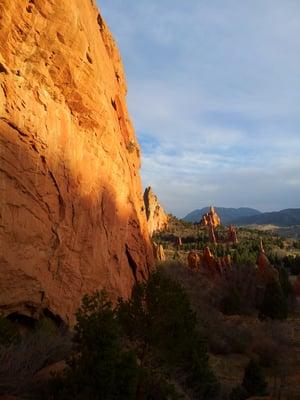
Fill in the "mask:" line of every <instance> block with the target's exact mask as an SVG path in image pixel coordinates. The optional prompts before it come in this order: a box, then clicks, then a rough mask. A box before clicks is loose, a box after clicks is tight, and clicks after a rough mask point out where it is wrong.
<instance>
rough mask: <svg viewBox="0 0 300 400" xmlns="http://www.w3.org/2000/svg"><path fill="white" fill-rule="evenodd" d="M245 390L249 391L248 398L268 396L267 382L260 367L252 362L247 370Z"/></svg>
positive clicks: (244, 380)
mask: <svg viewBox="0 0 300 400" xmlns="http://www.w3.org/2000/svg"><path fill="white" fill-rule="evenodd" d="M242 386H243V388H244V389H245V390H246V391H247V393H248V396H249V397H250V396H265V395H266V394H267V386H268V385H267V382H266V380H265V376H264V373H263V370H262V368H261V367H260V365H259V364H258V363H257V362H256V361H254V360H250V361H249V363H248V365H247V366H246V369H245V374H244V379H243V383H242Z"/></svg>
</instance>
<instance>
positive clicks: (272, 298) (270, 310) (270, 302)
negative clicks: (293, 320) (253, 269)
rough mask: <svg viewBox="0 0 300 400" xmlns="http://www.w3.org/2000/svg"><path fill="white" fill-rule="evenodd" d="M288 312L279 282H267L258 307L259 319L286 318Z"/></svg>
mask: <svg viewBox="0 0 300 400" xmlns="http://www.w3.org/2000/svg"><path fill="white" fill-rule="evenodd" d="M287 313H288V307H287V300H286V298H285V296H284V294H283V290H282V288H281V286H280V283H279V282H277V281H273V282H269V283H268V284H267V285H266V287H265V293H264V298H263V301H262V304H261V305H260V308H259V317H260V319H264V318H271V319H286V318H287Z"/></svg>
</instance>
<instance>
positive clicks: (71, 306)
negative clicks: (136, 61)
mask: <svg viewBox="0 0 300 400" xmlns="http://www.w3.org/2000/svg"><path fill="white" fill-rule="evenodd" d="M125 95H126V84H125V79H124V74H123V67H122V63H121V60H120V55H119V52H118V50H117V47H116V45H115V43H114V40H113V39H112V37H111V34H110V32H109V30H108V28H107V26H106V24H105V23H104V21H103V20H102V18H101V16H100V14H99V12H98V10H97V8H96V7H95V5H94V4H93V1H91V0H73V1H72V2H69V1H67V0H51V1H48V0H34V1H27V0H14V1H11V0H1V2H0V133H1V135H0V136H1V147H0V156H1V170H0V172H1V176H0V190H1V192H0V197H1V201H0V242H1V248H0V311H1V312H4V313H5V314H10V313H13V312H17V313H20V314H24V315H30V316H38V315H39V314H40V313H41V312H43V311H44V310H47V311H48V312H50V313H52V314H54V315H58V316H60V318H62V319H63V320H65V321H66V322H72V320H73V315H74V311H75V310H76V308H77V307H78V305H79V304H80V301H81V298H82V295H83V294H84V293H87V292H92V291H94V290H96V289H101V288H103V287H106V288H107V290H108V291H109V292H110V293H111V295H112V297H117V296H119V295H121V296H125V297H127V296H128V295H129V294H130V292H131V288H132V286H133V284H134V282H135V281H138V280H141V279H144V278H146V276H147V275H148V272H149V269H150V268H151V266H152V262H153V260H152V258H153V254H152V245H151V242H150V240H149V234H148V229H147V221H146V217H145V213H144V205H143V198H142V191H141V182H140V177H139V167H140V154H139V146H138V144H137V142H136V137H135V134H134V131H133V128H132V125H131V122H130V120H129V117H128V114H127V109H126V103H125Z"/></svg>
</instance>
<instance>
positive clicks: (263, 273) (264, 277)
mask: <svg viewBox="0 0 300 400" xmlns="http://www.w3.org/2000/svg"><path fill="white" fill-rule="evenodd" d="M256 263H257V266H258V272H259V279H260V280H261V281H262V282H263V283H264V284H266V283H268V282H272V281H278V280H279V274H278V271H277V269H276V268H274V267H273V265H272V264H271V263H270V261H269V259H268V257H267V255H266V253H265V249H264V246H263V242H262V239H260V244H259V253H258V257H257V262H256Z"/></svg>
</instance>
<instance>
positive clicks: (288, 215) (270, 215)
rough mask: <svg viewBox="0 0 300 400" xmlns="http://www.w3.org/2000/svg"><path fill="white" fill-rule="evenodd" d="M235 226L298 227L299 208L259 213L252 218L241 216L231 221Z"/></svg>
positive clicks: (299, 222) (299, 218)
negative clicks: (267, 225)
mask: <svg viewBox="0 0 300 400" xmlns="http://www.w3.org/2000/svg"><path fill="white" fill-rule="evenodd" d="M232 223H234V224H235V225H251V224H257V225H266V224H271V225H277V226H292V225H300V208H288V209H286V210H281V211H273V212H266V213H260V214H258V215H252V216H241V217H238V218H236V219H235V220H233V221H232Z"/></svg>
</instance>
